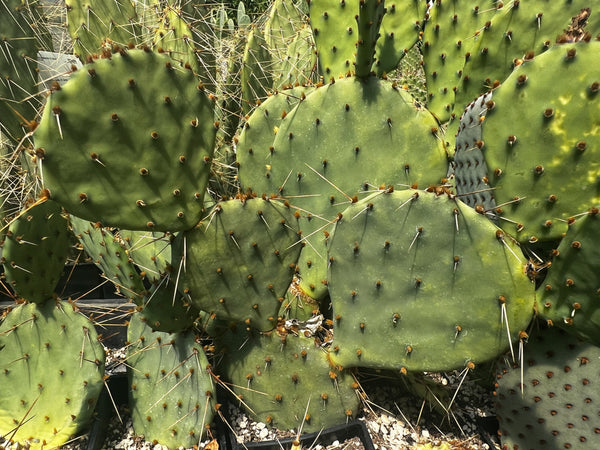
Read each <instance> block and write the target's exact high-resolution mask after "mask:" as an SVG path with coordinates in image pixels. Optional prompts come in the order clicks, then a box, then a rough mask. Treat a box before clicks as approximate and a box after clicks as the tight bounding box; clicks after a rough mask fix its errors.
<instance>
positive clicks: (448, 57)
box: [422, 0, 502, 122]
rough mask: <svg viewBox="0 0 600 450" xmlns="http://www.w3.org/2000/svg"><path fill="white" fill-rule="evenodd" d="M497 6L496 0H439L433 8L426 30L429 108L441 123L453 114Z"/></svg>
mask: <svg viewBox="0 0 600 450" xmlns="http://www.w3.org/2000/svg"><path fill="white" fill-rule="evenodd" d="M500 3H502V2H500ZM500 3H499V4H500ZM497 6H498V5H494V4H492V2H488V3H487V4H486V5H477V4H474V3H473V2H471V1H467V0H445V1H436V2H435V3H434V5H433V6H432V8H431V12H430V18H429V20H428V22H427V24H426V26H425V30H424V33H423V45H422V50H423V63H424V69H425V78H426V82H427V90H428V98H427V107H428V109H429V110H430V111H432V112H433V114H435V115H436V116H437V117H438V118H439V120H440V122H446V121H447V120H448V119H450V118H451V117H452V114H453V110H454V102H455V98H454V97H455V92H456V91H457V90H458V88H459V87H460V86H461V82H462V81H461V79H462V72H463V68H464V65H465V62H466V61H467V60H468V58H470V54H471V50H472V48H473V47H474V46H475V39H476V38H477V36H478V35H479V34H480V33H481V30H483V29H485V25H486V23H487V22H488V21H489V20H490V19H491V18H492V17H493V16H494V15H495V14H496V13H497V9H496V8H497ZM490 88H491V86H490ZM469 100H471V99H469Z"/></svg>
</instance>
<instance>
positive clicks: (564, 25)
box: [456, 0, 600, 105]
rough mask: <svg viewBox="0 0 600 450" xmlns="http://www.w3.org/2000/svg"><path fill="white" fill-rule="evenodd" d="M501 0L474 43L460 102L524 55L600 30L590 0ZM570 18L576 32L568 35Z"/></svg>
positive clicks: (502, 74) (499, 78) (505, 73)
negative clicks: (510, 0) (505, 0)
mask: <svg viewBox="0 0 600 450" xmlns="http://www.w3.org/2000/svg"><path fill="white" fill-rule="evenodd" d="M502 3H504V6H503V7H501V8H498V10H497V13H496V14H494V15H493V17H491V19H490V21H489V25H488V24H487V23H486V24H485V25H484V26H483V27H482V28H481V29H480V33H479V34H478V36H477V39H475V40H474V45H473V47H472V48H471V49H470V57H469V58H468V59H467V60H466V63H465V65H464V68H463V71H462V80H461V83H460V84H459V89H458V91H457V94H456V104H457V105H464V104H466V103H467V102H469V101H471V100H472V99H473V98H474V97H476V96H478V95H479V94H481V93H483V92H485V91H487V90H488V89H490V88H491V87H492V86H493V85H494V83H495V82H500V83H502V82H503V81H504V80H505V79H506V78H507V77H508V76H509V75H510V73H511V72H512V70H513V69H514V67H515V66H516V65H518V64H520V63H521V62H522V61H523V59H525V60H527V59H531V58H532V57H533V56H534V55H535V56H537V55H539V54H541V53H543V52H545V51H546V50H547V49H548V48H549V47H550V46H552V45H554V43H555V42H557V41H561V40H567V39H576V40H580V39H582V38H583V36H584V34H585V33H586V32H587V33H590V36H592V35H593V36H596V35H597V34H598V33H599V32H600V14H598V12H597V11H596V10H595V8H592V9H593V10H594V13H593V14H589V13H590V12H591V10H590V9H589V8H587V9H588V11H587V12H585V10H584V8H586V7H589V6H590V2H589V1H586V0H575V1H573V0H559V1H544V2H535V1H533V2H532V1H521V2H514V1H513V2H502ZM498 4H500V3H498ZM572 24H573V25H576V29H577V34H574V32H575V30H572V31H571V32H570V33H569V34H570V35H569V36H567V35H566V34H564V32H565V31H568V30H569V28H570V26H571V25H572ZM561 35H562V36H561Z"/></svg>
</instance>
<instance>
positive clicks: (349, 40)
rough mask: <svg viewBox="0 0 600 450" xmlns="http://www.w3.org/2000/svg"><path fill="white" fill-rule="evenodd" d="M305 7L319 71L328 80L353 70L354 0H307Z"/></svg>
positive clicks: (354, 51) (355, 5) (356, 5)
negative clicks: (307, 3)
mask: <svg viewBox="0 0 600 450" xmlns="http://www.w3.org/2000/svg"><path fill="white" fill-rule="evenodd" d="M309 7H310V25H311V27H312V30H313V35H314V37H315V44H316V46H317V57H318V61H319V72H320V73H321V75H322V76H323V77H324V78H325V79H326V80H329V79H331V78H334V79H336V78H338V77H339V76H345V75H346V74H350V73H352V72H354V63H355V61H356V57H355V54H356V46H355V44H356V42H357V41H358V31H357V30H356V19H355V18H354V17H355V16H356V15H358V0H352V1H343V2H341V1H337V0H323V1H318V2H312V1H311V2H310V3H309Z"/></svg>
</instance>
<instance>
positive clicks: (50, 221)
mask: <svg viewBox="0 0 600 450" xmlns="http://www.w3.org/2000/svg"><path fill="white" fill-rule="evenodd" d="M69 236H70V232H69V227H68V222H67V219H66V217H65V216H64V215H63V211H62V209H61V207H60V206H59V205H58V204H57V203H56V202H53V201H52V200H45V199H42V200H40V201H38V202H36V203H33V204H32V205H31V206H29V207H27V208H26V209H25V210H23V211H22V212H21V213H20V214H19V216H17V217H16V218H15V219H14V220H13V221H12V222H11V224H10V226H9V228H8V232H7V233H6V236H5V238H4V241H3V242H2V243H1V244H0V247H1V248H2V263H3V264H4V272H5V275H6V280H7V281H8V283H9V284H10V286H11V287H12V288H13V289H14V290H15V294H16V295H17V296H18V297H19V298H22V299H25V300H27V301H29V302H33V303H43V302H45V301H46V300H48V299H49V298H51V297H52V294H53V293H54V289H55V288H56V284H57V283H58V280H59V279H60V276H61V274H62V272H63V269H64V265H65V263H66V261H67V256H68V254H69V244H70V242H69Z"/></svg>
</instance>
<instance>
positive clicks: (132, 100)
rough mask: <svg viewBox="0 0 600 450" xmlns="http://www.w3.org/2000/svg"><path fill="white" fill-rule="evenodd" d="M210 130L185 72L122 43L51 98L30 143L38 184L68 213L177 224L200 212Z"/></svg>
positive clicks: (130, 224) (111, 222)
mask: <svg viewBox="0 0 600 450" xmlns="http://www.w3.org/2000/svg"><path fill="white" fill-rule="evenodd" d="M82 99H85V101H82ZM215 134H216V128H215V125H214V123H213V108H212V102H211V100H210V99H209V98H208V96H207V95H206V94H205V93H204V92H203V90H202V86H201V85H199V84H198V81H197V79H196V77H195V76H194V74H193V73H192V72H191V71H189V70H186V69H181V68H178V67H176V64H175V63H173V62H172V61H171V59H170V58H169V57H168V56H165V55H161V54H156V53H152V52H149V51H143V50H130V51H125V50H122V49H121V52H120V53H116V54H114V55H112V57H111V58H106V59H100V60H97V61H95V62H94V63H92V64H89V65H86V66H85V67H84V68H82V69H80V70H78V71H77V72H75V73H74V74H73V75H72V77H71V79H70V80H69V81H68V82H67V83H66V84H65V85H64V86H63V87H62V89H60V90H57V91H54V92H53V93H52V95H50V97H49V98H48V102H47V104H46V107H45V109H44V113H43V116H42V119H41V122H40V125H39V127H38V128H37V130H36V133H35V147H36V153H37V155H38V157H39V160H40V161H41V162H40V164H41V166H42V170H41V173H42V174H43V182H44V185H45V187H46V188H47V189H49V191H50V193H51V195H52V198H53V199H55V200H56V201H57V202H58V203H60V204H62V205H63V206H64V207H65V208H66V209H67V210H68V211H69V212H70V213H72V214H75V215H76V216H78V217H81V218H84V219H88V220H90V221H92V222H101V223H102V224H103V225H105V226H115V227H119V228H124V229H132V230H140V229H150V230H157V231H167V230H168V231H178V230H184V229H189V228H192V227H193V226H194V225H195V224H196V223H197V222H198V221H199V220H200V218H201V216H202V201H203V198H204V190H205V188H206V184H207V183H208V177H209V173H210V166H211V157H212V151H213V146H214V139H215Z"/></svg>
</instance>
